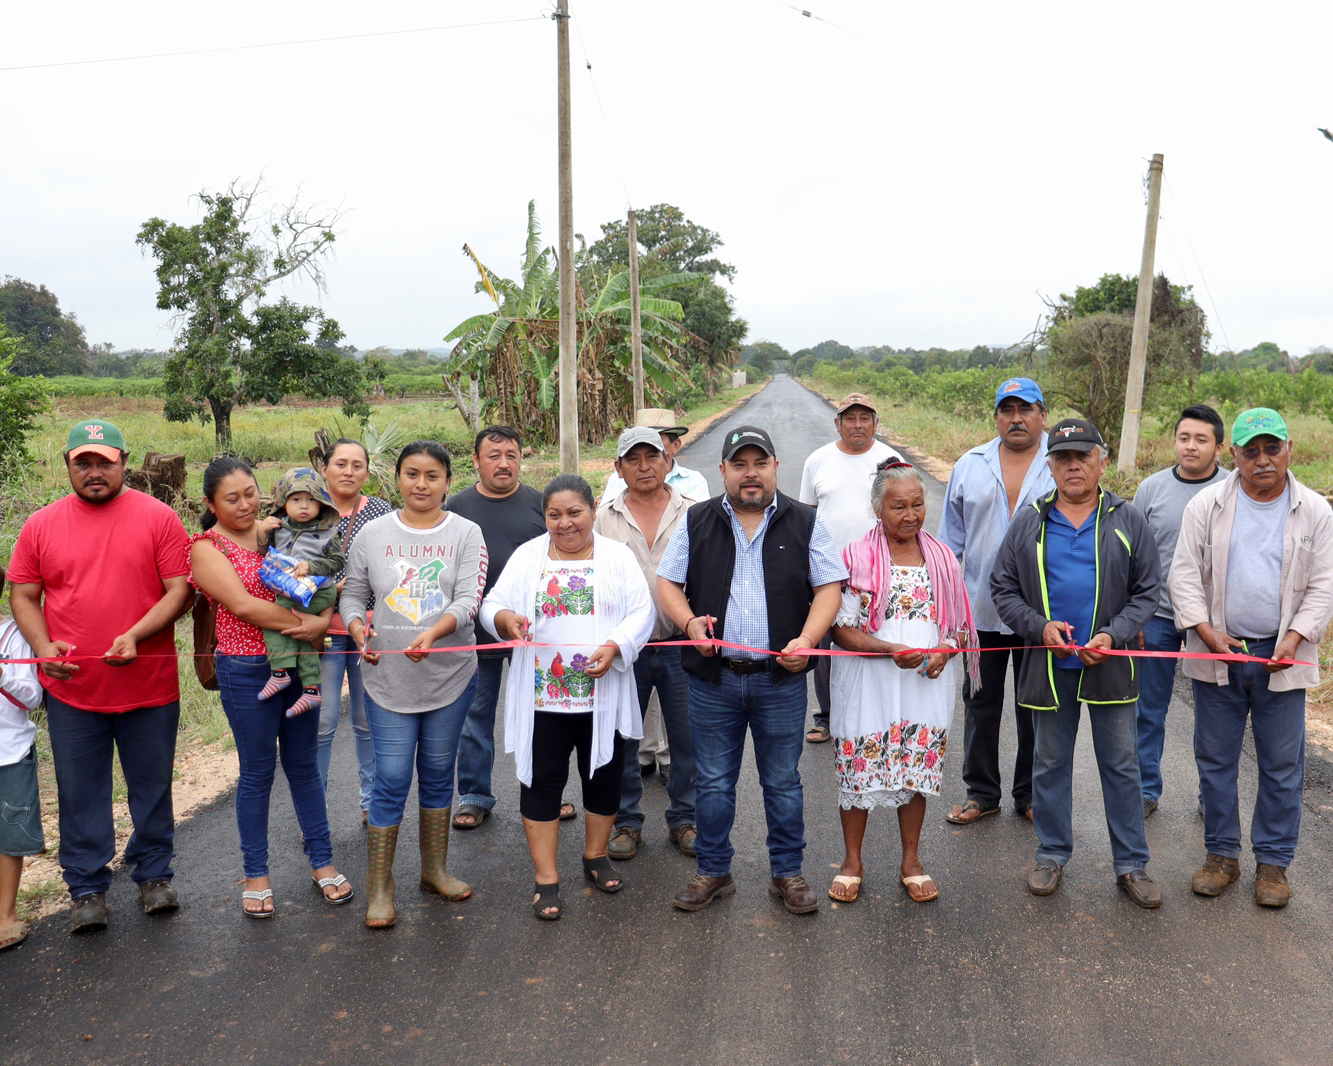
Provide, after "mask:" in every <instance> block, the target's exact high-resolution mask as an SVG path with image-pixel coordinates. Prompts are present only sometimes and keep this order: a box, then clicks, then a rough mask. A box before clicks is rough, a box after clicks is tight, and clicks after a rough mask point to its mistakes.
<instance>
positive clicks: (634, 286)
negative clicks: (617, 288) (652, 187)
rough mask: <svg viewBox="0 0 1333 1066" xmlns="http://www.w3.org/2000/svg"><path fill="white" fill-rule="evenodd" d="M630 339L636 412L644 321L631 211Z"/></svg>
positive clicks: (640, 404) (639, 406)
mask: <svg viewBox="0 0 1333 1066" xmlns="http://www.w3.org/2000/svg"><path fill="white" fill-rule="evenodd" d="M629 331H630V332H629V340H630V349H631V351H633V353H634V360H633V363H632V364H631V365H632V366H633V368H634V414H635V417H636V418H637V417H638V414H639V412H640V411H641V410H643V322H642V320H641V319H640V317H639V223H638V221H637V220H636V219H635V218H634V208H632V207H631V208H630V211H629Z"/></svg>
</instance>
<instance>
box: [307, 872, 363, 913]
mask: <svg viewBox="0 0 1333 1066" xmlns="http://www.w3.org/2000/svg"><path fill="white" fill-rule="evenodd" d="M310 883H311V884H313V885H314V886H315V891H316V892H318V893H319V894H320V895H321V896H323V897H324V902H325V903H327V904H328V905H329V906H330V907H337V906H339V905H341V904H343V903H347V902H348V901H350V900H351V898H352V896H353V895H354V894H355V893H353V892H352V891H350V890H349V891H348V893H347V894H346V895H345V896H330V895H329V894H328V893H327V892H325V891H324V890H325V889H326V888H341V887H342V886H343V885H345V884H347V878H346V877H344V876H343V875H342V874H335V875H334V876H332V877H316V876H315V875H314V874H311V875H310Z"/></svg>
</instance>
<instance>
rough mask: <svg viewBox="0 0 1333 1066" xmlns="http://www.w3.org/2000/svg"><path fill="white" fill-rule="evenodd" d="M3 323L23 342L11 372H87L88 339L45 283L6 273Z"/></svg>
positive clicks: (0, 303)
mask: <svg viewBox="0 0 1333 1066" xmlns="http://www.w3.org/2000/svg"><path fill="white" fill-rule="evenodd" d="M0 322H3V323H4V324H5V325H6V326H8V327H9V332H10V333H11V334H12V335H13V336H14V337H18V338H21V339H22V341H23V352H22V354H21V355H18V356H16V357H15V359H14V365H13V367H12V368H11V369H10V373H14V374H23V375H28V376H30V375H34V374H40V375H42V376H43V377H55V376H57V375H60V374H86V373H88V339H87V337H86V336H85V335H84V332H83V327H82V326H81V325H79V320H78V319H77V318H75V317H74V316H73V315H72V314H65V313H63V312H62V311H61V310H60V301H59V300H58V299H57V298H56V295H55V293H53V292H52V291H51V290H50V289H48V288H47V287H46V286H45V285H34V284H33V283H32V282H30V281H24V280H23V279H22V278H16V277H12V276H10V275H6V276H5V281H4V284H3V285H0Z"/></svg>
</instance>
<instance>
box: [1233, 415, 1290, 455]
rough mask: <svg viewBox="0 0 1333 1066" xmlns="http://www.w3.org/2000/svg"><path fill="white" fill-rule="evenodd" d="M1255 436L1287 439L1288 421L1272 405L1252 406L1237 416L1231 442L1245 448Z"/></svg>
mask: <svg viewBox="0 0 1333 1066" xmlns="http://www.w3.org/2000/svg"><path fill="white" fill-rule="evenodd" d="M1255 437H1276V438H1277V439H1278V440H1286V439H1287V423H1286V422H1284V421H1283V420H1282V416H1281V415H1280V414H1278V413H1277V412H1276V411H1274V410H1273V409H1272V408H1271V407H1251V408H1250V409H1249V410H1248V411H1242V412H1241V413H1240V414H1239V415H1237V416H1236V424H1235V425H1234V426H1232V427H1231V443H1232V444H1234V445H1235V446H1236V447H1237V448H1243V447H1245V445H1247V444H1249V443H1250V441H1252V440H1254V438H1255Z"/></svg>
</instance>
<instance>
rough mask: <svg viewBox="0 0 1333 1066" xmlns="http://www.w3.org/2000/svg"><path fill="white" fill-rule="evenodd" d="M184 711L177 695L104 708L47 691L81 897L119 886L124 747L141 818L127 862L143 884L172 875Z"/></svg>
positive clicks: (65, 841) (68, 862) (69, 880)
mask: <svg viewBox="0 0 1333 1066" xmlns="http://www.w3.org/2000/svg"><path fill="white" fill-rule="evenodd" d="M267 673H268V671H267V664H266V667H265V676H267ZM260 684H261V685H262V684H263V682H262V681H261V682H260ZM180 713H181V708H180V703H179V702H175V703H166V704H163V705H162V706H161V707H140V708H139V709H138V710H133V711H124V712H122V713H119V714H102V713H99V712H97V711H84V710H80V709H79V708H78V707H71V706H70V705H69V704H67V703H64V702H62V701H61V700H59V699H57V698H56V697H55V696H53V695H52V694H51V693H50V692H48V693H47V694H46V727H47V731H48V732H49V733H50V736H51V759H52V761H53V762H54V764H55V771H56V793H57V797H58V802H59V807H60V866H61V870H62V872H63V873H64V876H65V884H66V885H68V886H69V894H70V896H71V897H73V898H74V899H78V898H79V897H80V896H86V895H88V894H90V893H92V892H105V891H106V890H107V889H108V888H110V887H111V869H110V867H109V866H108V864H109V863H110V862H111V860H112V859H113V858H115V855H116V827H115V823H114V822H113V821H112V819H111V755H112V750H113V749H114V750H116V751H118V752H119V753H120V768H121V770H122V771H123V773H124V775H125V788H126V791H127V792H128V799H129V807H130V819H131V821H133V823H134V834H133V835H132V836H131V837H130V841H129V843H128V844H127V845H126V846H125V863H126V865H130V866H133V867H134V873H133V874H132V875H131V876H133V878H134V880H135V882H136V883H137V884H143V883H144V882H145V881H152V880H154V879H155V878H159V877H165V878H167V879H168V880H170V878H171V876H172V869H171V856H172V851H173V847H172V845H173V841H174V839H175V835H176V822H175V818H174V817H173V816H172V809H171V771H172V763H173V761H174V759H175V757H176V727H177V725H178V724H179V723H180Z"/></svg>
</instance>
